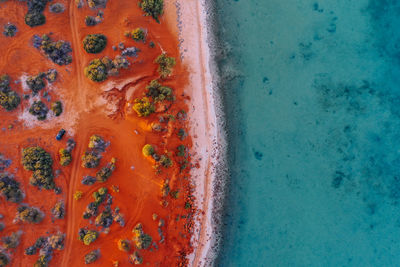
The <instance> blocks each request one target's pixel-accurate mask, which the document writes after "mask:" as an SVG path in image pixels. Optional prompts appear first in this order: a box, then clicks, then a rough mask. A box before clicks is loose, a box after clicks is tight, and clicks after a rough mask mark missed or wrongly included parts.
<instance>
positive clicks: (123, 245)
mask: <svg viewBox="0 0 400 267" xmlns="http://www.w3.org/2000/svg"><path fill="white" fill-rule="evenodd" d="M118 249H119V250H121V251H125V252H129V251H130V250H131V242H129V240H126V239H120V240H118Z"/></svg>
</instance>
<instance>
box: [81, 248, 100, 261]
mask: <svg viewBox="0 0 400 267" xmlns="http://www.w3.org/2000/svg"><path fill="white" fill-rule="evenodd" d="M99 257H100V250H98V249H96V250H92V251H91V252H89V253H88V254H86V255H85V264H90V263H93V262H95V261H97V259H98V258H99Z"/></svg>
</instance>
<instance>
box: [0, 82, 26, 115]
mask: <svg viewBox="0 0 400 267" xmlns="http://www.w3.org/2000/svg"><path fill="white" fill-rule="evenodd" d="M19 103H21V98H20V97H19V95H18V94H17V93H16V92H14V91H12V90H11V89H10V77H9V76H8V75H7V74H4V75H2V76H0V105H1V106H2V107H3V108H5V109H6V110H7V111H11V110H13V109H16V108H17V107H18V105H19Z"/></svg>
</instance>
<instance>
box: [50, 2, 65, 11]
mask: <svg viewBox="0 0 400 267" xmlns="http://www.w3.org/2000/svg"><path fill="white" fill-rule="evenodd" d="M64 9H65V7H64V5H63V4H61V3H55V4H52V5H51V6H50V7H49V10H50V12H51V13H62V12H64Z"/></svg>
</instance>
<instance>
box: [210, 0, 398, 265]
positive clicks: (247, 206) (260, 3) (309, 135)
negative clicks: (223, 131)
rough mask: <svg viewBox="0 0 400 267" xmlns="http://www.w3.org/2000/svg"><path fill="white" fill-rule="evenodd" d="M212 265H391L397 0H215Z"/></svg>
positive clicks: (394, 258)
mask: <svg viewBox="0 0 400 267" xmlns="http://www.w3.org/2000/svg"><path fill="white" fill-rule="evenodd" d="M216 2H217V7H218V8H217V13H218V14H217V15H218V18H219V22H220V29H221V31H220V33H219V37H220V41H221V42H223V47H225V48H226V51H227V54H226V57H224V58H221V59H219V64H220V68H221V72H222V79H223V81H225V82H226V86H225V88H224V101H225V108H226V114H227V118H226V119H227V125H228V135H229V144H230V146H229V165H230V172H231V177H230V181H229V191H228V197H227V201H226V203H227V205H226V208H225V210H226V214H225V217H224V243H223V247H222V249H221V253H220V255H219V257H218V260H217V264H216V265H217V266H400V203H399V201H400V0H397V1H395V0H371V1H368V0H324V1H309V0H297V1H296V0H216Z"/></svg>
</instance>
